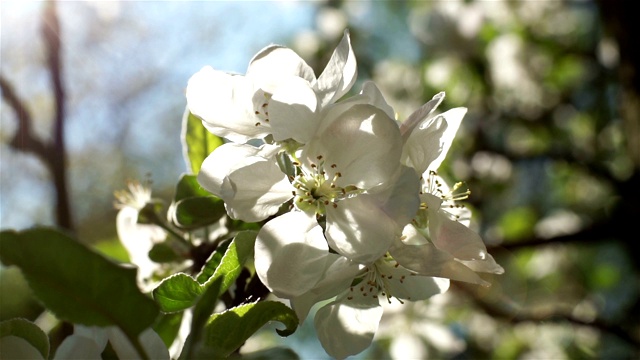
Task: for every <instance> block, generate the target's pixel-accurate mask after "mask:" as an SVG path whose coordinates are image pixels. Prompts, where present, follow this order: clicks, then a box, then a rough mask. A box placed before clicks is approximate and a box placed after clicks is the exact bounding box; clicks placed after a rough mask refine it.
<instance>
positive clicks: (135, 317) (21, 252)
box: [0, 228, 159, 337]
mask: <svg viewBox="0 0 640 360" xmlns="http://www.w3.org/2000/svg"><path fill="white" fill-rule="evenodd" d="M0 249H2V251H1V252H0V260H2V262H3V263H4V264H5V265H16V266H18V267H19V268H20V269H22V272H23V273H24V276H25V278H26V279H27V282H28V283H29V285H30V287H31V288H32V289H33V292H34V294H35V295H36V297H37V298H38V299H40V301H41V302H42V303H43V304H44V305H45V306H46V307H47V308H48V309H49V310H51V311H52V312H53V313H54V314H56V316H57V317H58V318H60V319H63V320H67V321H69V322H72V323H78V324H82V325H87V326H92V325H94V326H109V325H116V326H118V327H120V328H121V329H122V330H123V331H124V332H125V333H126V334H127V335H128V336H130V337H136V336H137V335H138V334H140V333H141V332H142V331H143V330H144V329H146V328H148V327H149V326H150V325H151V324H152V323H153V322H154V320H155V318H156V317H157V316H158V314H159V312H158V307H157V305H156V304H155V302H154V301H153V300H152V299H150V298H149V297H148V296H146V295H145V294H143V293H142V292H141V291H140V290H139V289H138V286H137V284H136V269H134V268H128V267H123V266H120V265H118V264H116V263H114V262H112V261H110V260H108V259H107V258H105V257H103V256H102V255H100V254H99V253H97V252H95V251H93V250H91V249H89V248H88V247H86V246H85V245H83V244H81V243H80V242H78V241H76V240H74V239H72V238H71V237H69V236H67V235H65V234H63V233H62V232H60V231H58V230H55V229H50V228H35V229H31V230H26V231H23V232H14V231H3V232H1V233H0Z"/></svg>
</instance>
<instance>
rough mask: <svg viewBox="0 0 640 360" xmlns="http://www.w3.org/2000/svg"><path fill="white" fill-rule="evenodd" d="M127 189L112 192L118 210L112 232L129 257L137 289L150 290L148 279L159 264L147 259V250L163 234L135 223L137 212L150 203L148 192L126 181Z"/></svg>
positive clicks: (138, 185)
mask: <svg viewBox="0 0 640 360" xmlns="http://www.w3.org/2000/svg"><path fill="white" fill-rule="evenodd" d="M127 187H128V191H127V190H119V191H116V192H115V193H114V195H115V197H116V202H115V204H114V206H115V207H116V208H117V209H119V211H118V215H117V216H116V230H117V232H118V238H119V239H120V242H121V243H122V245H123V246H124V247H125V249H126V250H127V253H128V254H129V261H130V262H131V263H132V264H133V265H135V266H137V268H138V273H137V281H138V286H139V287H140V289H141V290H143V291H151V290H152V289H153V287H154V284H153V282H151V278H152V276H153V274H154V273H155V271H156V270H157V269H158V268H159V264H157V263H155V262H153V261H151V259H149V251H150V250H151V248H152V247H153V245H154V244H156V243H158V242H161V241H163V240H164V239H165V238H166V237H167V234H166V232H165V231H164V230H163V229H162V228H161V227H160V226H157V225H154V224H141V223H139V222H138V217H139V215H140V211H141V210H142V209H143V208H144V207H145V206H146V205H147V204H148V203H149V202H150V201H151V189H150V188H149V187H147V186H145V185H143V184H141V183H139V182H137V181H130V182H129V183H128V184H127Z"/></svg>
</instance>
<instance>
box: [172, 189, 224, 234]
mask: <svg viewBox="0 0 640 360" xmlns="http://www.w3.org/2000/svg"><path fill="white" fill-rule="evenodd" d="M174 209H175V213H174V216H173V222H174V223H175V225H176V226H177V227H179V228H182V229H187V230H193V229H198V228H201V227H203V226H207V225H211V224H213V223H215V222H216V221H218V220H220V219H221V218H222V217H223V216H225V215H226V214H227V211H226V210H225V208H224V202H223V201H222V200H221V199H219V198H217V197H215V196H206V197H191V198H186V199H182V200H180V201H178V202H177V203H176V204H175V208H174Z"/></svg>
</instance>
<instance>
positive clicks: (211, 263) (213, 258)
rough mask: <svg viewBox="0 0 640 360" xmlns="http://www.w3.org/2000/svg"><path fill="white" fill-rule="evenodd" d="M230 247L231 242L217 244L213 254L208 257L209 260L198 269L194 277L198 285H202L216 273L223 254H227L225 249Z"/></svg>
mask: <svg viewBox="0 0 640 360" xmlns="http://www.w3.org/2000/svg"><path fill="white" fill-rule="evenodd" d="M230 245H231V241H221V242H220V243H219V244H218V247H217V248H216V250H215V251H214V252H212V253H211V255H209V258H208V259H207V261H206V262H205V263H204V265H203V266H202V269H200V272H199V273H198V274H197V275H196V281H198V282H199V283H200V284H204V283H206V282H207V280H209V278H211V276H212V275H213V274H214V273H215V272H216V269H217V268H218V266H220V262H221V261H222V257H223V256H224V253H225V252H227V249H228V248H229V246H230Z"/></svg>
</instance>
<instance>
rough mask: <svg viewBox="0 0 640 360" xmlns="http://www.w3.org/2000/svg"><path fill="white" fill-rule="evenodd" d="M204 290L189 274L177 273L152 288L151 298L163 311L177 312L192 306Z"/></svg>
mask: <svg viewBox="0 0 640 360" xmlns="http://www.w3.org/2000/svg"><path fill="white" fill-rule="evenodd" d="M204 290H205V288H204V287H202V286H200V284H198V282H197V281H195V280H194V279H193V278H192V277H191V276H189V275H187V274H185V273H177V274H174V275H172V276H169V277H168V278H165V279H164V280H162V282H161V283H160V284H159V285H158V286H157V287H156V288H155V289H154V290H153V299H154V300H155V301H156V303H158V306H160V310H162V311H163V312H167V313H171V312H177V311H182V310H185V309H188V308H190V307H191V306H193V304H194V303H195V301H196V299H197V298H198V297H199V296H200V295H201V294H202V293H203V292H204Z"/></svg>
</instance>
